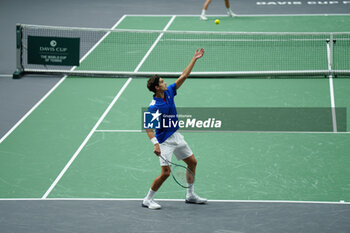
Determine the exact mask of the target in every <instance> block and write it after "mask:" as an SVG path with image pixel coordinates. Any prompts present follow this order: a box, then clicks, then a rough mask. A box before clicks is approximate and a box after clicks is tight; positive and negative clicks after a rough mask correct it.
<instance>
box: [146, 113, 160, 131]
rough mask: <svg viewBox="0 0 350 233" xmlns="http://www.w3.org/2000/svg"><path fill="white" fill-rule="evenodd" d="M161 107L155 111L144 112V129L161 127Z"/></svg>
mask: <svg viewBox="0 0 350 233" xmlns="http://www.w3.org/2000/svg"><path fill="white" fill-rule="evenodd" d="M161 115H162V114H161V113H159V109H158V110H157V112H155V113H150V112H144V113H143V128H144V129H160V116H161Z"/></svg>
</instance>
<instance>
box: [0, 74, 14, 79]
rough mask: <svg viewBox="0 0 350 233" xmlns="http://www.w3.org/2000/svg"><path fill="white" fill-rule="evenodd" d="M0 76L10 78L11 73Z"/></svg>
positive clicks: (0, 75) (0, 76)
mask: <svg viewBox="0 0 350 233" xmlns="http://www.w3.org/2000/svg"><path fill="white" fill-rule="evenodd" d="M0 78H12V74H0Z"/></svg>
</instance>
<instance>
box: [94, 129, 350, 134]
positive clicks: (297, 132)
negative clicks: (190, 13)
mask: <svg viewBox="0 0 350 233" xmlns="http://www.w3.org/2000/svg"><path fill="white" fill-rule="evenodd" d="M95 132H96V133H142V132H143V130H140V129H100V130H96V131H95ZM181 132H191V133H272V134H279V133H280V134H350V132H317V131H315V132H312V131H234V130H182V131H181Z"/></svg>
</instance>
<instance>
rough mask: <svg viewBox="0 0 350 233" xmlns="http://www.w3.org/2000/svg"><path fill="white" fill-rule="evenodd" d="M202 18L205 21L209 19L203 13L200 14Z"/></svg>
mask: <svg viewBox="0 0 350 233" xmlns="http://www.w3.org/2000/svg"><path fill="white" fill-rule="evenodd" d="M200 19H201V20H204V21H206V20H208V18H207V17H206V16H205V15H201V16H200Z"/></svg>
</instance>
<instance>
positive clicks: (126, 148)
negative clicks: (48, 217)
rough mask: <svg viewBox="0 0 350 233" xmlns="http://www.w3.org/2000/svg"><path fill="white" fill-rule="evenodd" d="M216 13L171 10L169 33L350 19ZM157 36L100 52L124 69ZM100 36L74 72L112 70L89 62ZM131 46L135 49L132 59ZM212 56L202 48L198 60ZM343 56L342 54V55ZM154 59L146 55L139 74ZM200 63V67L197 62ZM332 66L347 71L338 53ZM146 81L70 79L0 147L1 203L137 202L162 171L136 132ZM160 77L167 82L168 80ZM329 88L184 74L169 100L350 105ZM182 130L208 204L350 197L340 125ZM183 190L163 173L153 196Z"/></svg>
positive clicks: (154, 21)
mask: <svg viewBox="0 0 350 233" xmlns="http://www.w3.org/2000/svg"><path fill="white" fill-rule="evenodd" d="M171 18H172V17H171V16H126V17H125V18H123V19H122V21H120V23H119V24H118V26H117V28H124V29H155V30H162V29H164V27H165V26H166V25H167V24H168V23H169V20H170V19H171ZM219 18H220V20H221V24H220V25H215V24H214V23H213V19H214V18H210V20H209V21H207V22H203V21H200V20H199V19H198V17H189V16H177V17H176V18H175V19H174V21H173V22H172V23H171V25H170V26H169V28H168V30H200V31H214V30H217V31H269V32H270V31H293V32H294V31H302V32H309V31H313V32H314V31H322V32H340V31H347V30H348V27H347V25H349V23H350V16H330V15H329V16H298V17H292V16H284V17H282V16H259V17H258V16H252V17H237V18H234V19H231V18H227V17H219ZM156 37H157V36H156ZM156 37H149V38H148V39H147V40H146V41H143V42H142V43H141V44H140V43H136V39H137V38H134V39H135V43H133V42H132V41H130V43H129V44H128V46H130V47H126V46H122V47H121V48H119V49H118V52H113V51H112V52H110V53H108V54H105V56H104V58H105V59H112V58H115V60H114V61H115V64H116V65H117V64H119V62H118V60H122V59H123V57H125V56H129V57H130V59H131V60H132V62H130V63H129V64H128V66H125V67H123V69H126V70H130V71H133V70H135V69H136V67H137V66H138V65H139V63H140V61H141V59H142V58H143V57H144V55H145V54H146V53H147V51H148V50H149V48H150V46H151V45H152V44H153V42H154V40H155V39H156ZM109 39H111V37H110V38H109V37H106V39H105V41H103V42H102V43H101V45H100V46H101V47H99V46H97V48H96V50H94V51H93V52H92V53H91V54H90V55H89V56H88V57H87V58H86V59H85V60H84V61H83V62H82V64H81V66H80V68H79V69H84V67H91V66H96V69H100V68H101V67H102V68H101V69H109V67H103V62H101V64H94V62H93V61H94V57H93V56H97V55H98V54H99V53H100V51H104V49H103V46H104V43H108V40H109ZM196 45H198V44H194V47H196ZM133 46H136V48H137V49H135V47H133ZM159 46H164V47H165V46H166V44H162V43H160V44H159ZM199 46H201V45H199ZM342 46H344V47H346V48H348V46H347V45H346V44H345V45H342ZM131 49H133V51H136V52H134V53H132V54H129V53H128V52H129V51H130V50H131ZM157 49H158V48H157V46H156V47H155V50H157ZM173 49H174V48H173ZM175 49H176V48H175ZM267 52H268V49H267ZM188 53H189V54H184V56H183V57H182V58H179V59H180V60H181V61H180V62H179V63H177V64H176V66H180V67H183V64H185V65H186V64H187V63H188V62H189V61H190V59H191V56H192V54H193V53H194V50H193V49H192V50H190V51H188ZM213 53H214V51H213V52H212V54H213ZM170 54H171V53H170ZM166 56H169V55H166ZM210 56H211V52H210V49H208V53H206V54H205V55H204V57H203V58H202V59H206V58H207V57H210ZM342 56H344V57H345V58H349V57H346V56H348V53H344V54H343V55H342ZM322 59H325V57H320V60H322ZM347 61H349V60H347ZM156 62H157V60H156V58H153V56H152V53H151V54H150V56H149V57H148V58H147V59H146V61H145V63H143V65H142V66H141V67H140V71H146V70H148V69H150V68H149V67H151V66H152V65H153V64H154V63H156ZM162 62H164V63H162V65H163V66H165V65H166V64H167V61H166V60H165V59H163V61H162ZM197 63H198V64H196V68H198V69H199V68H200V66H201V60H198V62H197ZM197 65H198V67H197ZM322 65H323V64H322ZM218 66H220V65H219V64H218ZM340 66H341V67H345V68H347V69H349V67H348V66H349V63H346V62H344V61H343V60H342V61H341V62H340ZM271 67H273V64H271ZM183 68H185V67H183ZM219 68H220V67H219ZM146 80H147V79H144V78H86V77H67V78H66V79H65V80H64V81H63V82H62V83H61V84H60V85H59V86H58V87H57V88H56V89H55V90H54V91H53V92H52V94H50V95H49V96H48V97H47V98H46V99H45V100H44V101H43V102H42V103H41V104H40V105H39V106H38V107H37V108H36V109H35V110H34V111H33V112H32V113H31V114H30V115H29V116H28V117H27V118H26V119H25V120H24V121H23V122H22V123H21V124H20V125H19V126H18V127H17V128H16V129H15V130H14V131H13V132H12V133H11V134H10V135H9V136H8V137H7V138H5V140H3V141H2V143H1V144H0V168H1V169H0V198H126V199H127V198H138V199H139V198H143V197H144V196H145V194H146V193H147V191H148V189H149V187H150V185H151V183H152V181H153V179H154V178H155V177H156V176H157V175H158V174H159V172H160V168H159V161H158V159H157V157H156V156H155V155H154V154H153V146H152V144H151V142H150V141H149V139H148V137H147V135H146V133H144V132H140V130H141V124H142V122H141V108H142V107H147V106H148V105H149V103H150V102H151V99H152V94H151V93H150V92H149V91H148V90H147V88H146ZM165 81H166V82H167V84H168V85H169V84H171V83H173V82H174V81H175V79H165ZM330 83H331V82H330V80H329V79H328V78H323V77H321V78H308V77H303V78H288V79H286V78H273V79H270V78H263V77H256V78H226V79H210V78H206V79H188V80H187V81H186V82H185V83H184V85H183V86H182V87H181V89H179V90H178V95H177V96H176V98H175V102H176V105H177V107H248V108H253V107H331V106H332V105H331V99H332V98H333V97H334V102H335V107H346V108H347V109H349V108H350V103H349V101H348V100H349V97H350V79H349V78H335V79H333V80H332V84H333V88H332V86H330ZM331 89H332V90H333V92H334V95H333V96H332V94H331V91H330V90H331ZM104 113H105V114H104ZM347 113H348V114H347V119H346V120H347V123H349V111H347ZM329 124H332V122H329ZM347 125H349V124H347ZM347 131H349V126H347ZM182 134H183V135H184V136H185V139H186V141H187V142H188V144H189V145H190V147H191V149H192V150H193V152H194V154H195V156H196V158H197V159H198V171H197V178H196V180H197V181H196V187H195V190H196V192H197V193H198V194H199V195H201V196H203V197H206V198H208V199H211V200H272V201H273V200H283V201H324V202H339V201H340V200H344V201H345V202H349V201H350V170H349V169H348V164H349V163H350V156H349V151H350V134H349V133H348V132H343V133H332V132H328V133H326V132H324V133H319V132H318V133H317V132H304V133H303V132H293V133H292V132H279V133H276V132H274V133H273V132H205V131H203V132H188V131H187V132H186V131H182ZM174 159H175V158H174ZM55 181H57V183H56V182H55ZM184 195H185V190H183V189H182V188H180V187H179V186H177V185H176V184H175V182H173V181H172V180H171V178H169V180H167V181H166V183H165V184H164V186H162V187H161V189H160V190H159V192H158V194H157V197H156V198H164V199H183V198H184Z"/></svg>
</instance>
